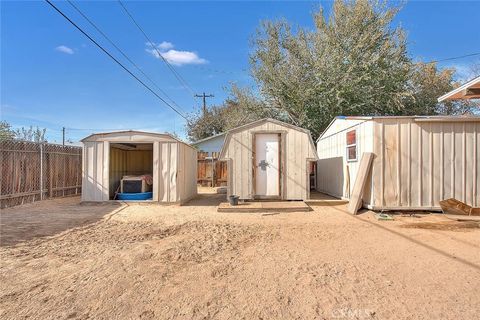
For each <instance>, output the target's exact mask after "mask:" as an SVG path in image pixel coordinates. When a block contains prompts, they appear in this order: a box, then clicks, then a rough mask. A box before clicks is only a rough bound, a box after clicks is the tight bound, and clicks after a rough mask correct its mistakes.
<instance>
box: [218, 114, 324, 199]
mask: <svg viewBox="0 0 480 320" xmlns="http://www.w3.org/2000/svg"><path fill="white" fill-rule="evenodd" d="M255 132H258V133H265V132H272V133H274V132H278V133H281V134H282V146H281V148H282V150H281V154H282V157H283V158H284V169H283V181H282V184H283V189H282V194H283V196H282V198H283V199H286V200H302V199H307V198H308V195H309V185H308V183H307V180H308V170H307V159H312V160H313V159H316V154H315V150H314V148H313V147H312V146H311V143H310V137H309V135H308V134H307V133H305V132H302V131H298V130H295V129H293V128H290V127H286V126H282V125H280V124H277V123H273V122H268V121H267V122H264V123H261V124H259V125H257V126H255V127H247V128H245V129H244V130H242V131H239V132H234V133H231V134H229V141H226V143H227V145H226V146H227V149H226V151H225V154H224V158H225V159H231V160H229V161H228V172H229V179H228V180H229V182H228V183H229V189H228V194H229V195H231V194H235V195H238V196H240V199H253V197H254V194H253V192H254V190H253V189H254V187H253V184H254V181H253V151H252V146H253V134H254V133H255Z"/></svg>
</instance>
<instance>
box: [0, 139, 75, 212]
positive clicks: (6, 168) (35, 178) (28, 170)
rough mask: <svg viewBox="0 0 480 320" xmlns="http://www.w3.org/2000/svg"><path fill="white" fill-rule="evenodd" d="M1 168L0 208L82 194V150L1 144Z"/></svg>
mask: <svg viewBox="0 0 480 320" xmlns="http://www.w3.org/2000/svg"><path fill="white" fill-rule="evenodd" d="M0 166H1V177H0V208H6V207H12V206H15V205H19V204H23V203H28V202H34V201H38V200H42V199H47V198H54V197H62V196H67V195H74V194H80V193H81V187H82V148H81V147H74V146H62V145H56V144H48V143H42V144H40V143H34V142H25V141H16V140H2V141H0Z"/></svg>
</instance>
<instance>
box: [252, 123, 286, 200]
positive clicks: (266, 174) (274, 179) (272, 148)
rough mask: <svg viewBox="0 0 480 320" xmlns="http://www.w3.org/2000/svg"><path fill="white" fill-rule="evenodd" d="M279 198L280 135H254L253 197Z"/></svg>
mask: <svg viewBox="0 0 480 320" xmlns="http://www.w3.org/2000/svg"><path fill="white" fill-rule="evenodd" d="M279 196H280V135H279V134H277V133H257V134H255V197H257V198H276V197H279Z"/></svg>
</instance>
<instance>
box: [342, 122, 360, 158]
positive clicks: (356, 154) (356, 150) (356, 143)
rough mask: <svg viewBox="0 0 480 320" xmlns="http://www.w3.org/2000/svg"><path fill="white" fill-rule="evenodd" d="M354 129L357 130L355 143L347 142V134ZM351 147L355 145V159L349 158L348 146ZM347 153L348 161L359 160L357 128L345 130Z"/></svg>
mask: <svg viewBox="0 0 480 320" xmlns="http://www.w3.org/2000/svg"><path fill="white" fill-rule="evenodd" d="M352 131H353V132H355V143H352V144H347V143H348V138H347V135H348V134H349V133H350V132H352ZM351 147H355V159H349V158H348V148H351ZM345 153H346V155H345V159H346V160H347V162H357V161H358V141H357V129H352V130H349V131H347V132H345Z"/></svg>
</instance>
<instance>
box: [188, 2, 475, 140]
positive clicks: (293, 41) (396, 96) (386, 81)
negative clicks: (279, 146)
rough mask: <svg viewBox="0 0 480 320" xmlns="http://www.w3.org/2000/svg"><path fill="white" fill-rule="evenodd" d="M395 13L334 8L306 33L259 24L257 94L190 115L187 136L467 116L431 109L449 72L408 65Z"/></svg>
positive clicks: (457, 108)
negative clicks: (261, 123)
mask: <svg viewBox="0 0 480 320" xmlns="http://www.w3.org/2000/svg"><path fill="white" fill-rule="evenodd" d="M399 10H400V7H398V6H389V5H388V4H387V3H386V2H385V1H379V0H356V1H353V0H336V1H335V2H334V3H333V6H332V9H331V11H330V13H329V15H328V16H327V15H326V13H325V11H324V10H323V9H322V8H320V9H319V11H318V12H316V13H315V14H314V15H313V20H314V25H315V27H314V28H313V29H307V28H302V27H293V26H292V25H291V24H290V23H289V22H287V21H286V20H280V21H263V22H262V23H261V25H260V27H259V28H258V30H257V33H256V34H255V36H254V38H253V39H252V47H253V48H252V53H251V56H250V64H251V71H252V75H253V78H254V80H255V82H256V84H257V85H258V94H256V95H254V94H252V93H251V91H249V90H246V89H244V90H243V91H242V90H240V91H239V89H238V88H236V89H235V90H237V91H235V90H233V92H234V94H233V97H234V99H231V100H229V101H227V102H226V103H225V104H224V105H223V106H219V107H216V108H213V109H212V110H210V112H209V113H207V114H205V115H202V114H200V115H199V114H197V115H196V117H194V120H195V121H193V122H192V123H193V124H194V125H193V126H190V127H189V128H187V129H188V131H189V132H190V131H192V129H193V128H197V127H198V124H201V125H200V127H203V129H202V130H201V134H197V133H196V132H194V133H193V136H202V137H203V136H208V135H209V133H211V134H213V133H214V132H217V131H225V130H228V129H229V128H231V126H232V125H233V124H242V123H243V122H244V121H246V120H251V119H252V118H253V119H254V118H258V117H260V116H264V115H268V116H270V117H274V118H278V119H280V120H284V121H288V122H291V123H293V124H296V125H299V126H302V127H304V128H307V129H310V130H311V132H312V134H313V136H314V137H317V136H318V135H319V134H320V133H321V132H322V131H323V130H324V129H325V128H326V126H327V125H328V123H329V122H330V121H331V120H332V119H333V118H334V117H335V116H338V115H414V114H417V115H425V114H426V115H433V114H463V113H467V112H472V110H473V108H474V107H472V106H473V104H472V103H471V102H455V103H452V102H448V103H442V104H439V103H438V102H437V98H438V97H439V96H441V95H442V94H444V93H446V92H448V91H450V90H452V89H453V88H454V86H455V85H456V84H455V82H454V81H453V75H454V72H455V70H453V69H445V70H439V69H438V67H437V65H436V64H435V63H422V62H413V61H412V59H411V58H410V57H409V56H408V53H407V45H406V35H405V32H404V30H403V29H402V28H401V27H394V24H393V19H394V18H395V16H396V14H397V13H398V11H399ZM239 92H240V93H241V94H239ZM245 97H247V98H248V99H245ZM232 103H233V104H232ZM233 106H234V107H233ZM245 114H246V115H248V117H246V118H245V119H244V118H242V115H245ZM209 126H210V127H209ZM191 137H192V136H191Z"/></svg>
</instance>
